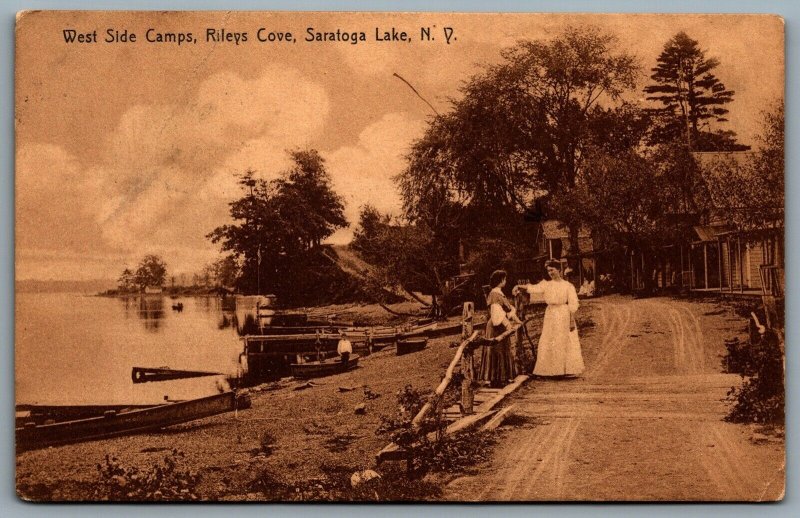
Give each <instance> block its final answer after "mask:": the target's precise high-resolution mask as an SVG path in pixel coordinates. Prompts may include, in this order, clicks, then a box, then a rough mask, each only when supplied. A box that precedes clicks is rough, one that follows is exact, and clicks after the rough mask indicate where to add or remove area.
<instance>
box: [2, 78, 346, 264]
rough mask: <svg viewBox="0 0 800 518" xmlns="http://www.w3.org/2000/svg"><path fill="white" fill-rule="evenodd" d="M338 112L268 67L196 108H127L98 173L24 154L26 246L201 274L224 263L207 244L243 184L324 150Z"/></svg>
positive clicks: (45, 153) (219, 87) (208, 92)
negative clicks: (150, 259) (315, 143)
mask: <svg viewBox="0 0 800 518" xmlns="http://www.w3.org/2000/svg"><path fill="white" fill-rule="evenodd" d="M329 109H330V107H329V100H328V96H327V93H326V92H325V90H324V88H323V87H322V86H320V85H319V84H318V83H316V82H315V81H313V80H311V79H308V78H306V77H304V76H302V75H301V74H300V73H299V72H297V71H295V70H292V69H289V68H284V69H279V68H276V67H268V68H267V69H266V70H265V71H264V72H263V73H262V74H261V75H259V76H258V77H256V78H254V79H245V78H242V77H240V76H238V75H236V74H234V73H230V72H225V73H219V74H215V75H213V76H211V77H209V78H207V79H206V80H205V81H204V82H203V83H202V84H201V85H200V87H199V89H198V93H197V96H196V99H195V100H194V102H191V103H189V104H187V105H164V104H151V105H150V104H149V105H136V106H133V107H131V108H129V109H128V110H127V111H126V112H125V113H124V114H123V115H122V117H121V118H120V121H119V124H118V126H117V128H116V130H115V131H114V132H113V133H112V134H111V135H110V137H109V139H108V142H107V143H106V146H105V148H104V152H103V153H102V154H101V156H99V157H96V163H95V164H94V165H91V166H87V165H84V164H82V163H80V162H79V161H78V160H76V158H75V157H72V156H70V155H69V154H67V153H66V152H64V150H63V149H61V148H59V147H57V146H52V145H29V146H22V147H21V148H20V151H19V153H18V156H17V184H18V196H17V218H18V220H17V231H18V236H20V239H19V240H18V245H21V246H22V247H26V248H27V249H29V250H34V249H46V250H55V251H59V250H60V251H67V250H78V251H80V252H81V253H84V254H88V253H90V252H94V253H103V252H107V253H110V254H122V255H123V256H127V257H129V258H130V261H131V262H135V261H136V260H138V258H139V257H141V255H142V254H144V253H150V252H155V253H161V254H162V255H164V258H165V260H166V261H167V263H168V264H171V265H174V266H175V267H176V268H177V269H180V270H184V271H191V270H192V269H198V268H200V267H202V266H203V264H205V263H207V262H208V261H210V260H212V259H213V258H214V256H215V255H216V254H217V251H216V250H215V249H214V247H213V245H211V244H210V243H209V241H208V240H207V239H206V237H205V235H206V234H207V233H208V232H210V231H211V230H213V228H214V227H216V226H217V225H220V224H222V223H224V222H226V221H227V217H228V203H229V202H230V201H231V200H232V199H233V198H234V197H236V196H237V195H238V194H239V192H240V191H239V186H238V185H237V184H236V179H235V177H234V174H235V173H241V172H243V171H244V170H246V169H249V168H252V169H255V170H257V171H259V172H260V174H261V175H263V176H265V177H272V176H274V175H275V174H276V173H277V172H279V171H281V170H283V169H285V168H286V165H287V159H286V153H285V150H287V149H294V148H297V147H301V146H304V145H307V144H308V143H309V142H311V141H312V140H314V139H317V138H319V136H320V135H321V132H322V130H323V127H324V125H325V121H326V119H327V116H328V112H329ZM26 257H28V256H26ZM50 261H52V258H51V259H50ZM95 262H97V261H95ZM118 262H119V261H118V260H117V261H115V265H114V267H115V268H116V267H117V266H118V265H117V263H118ZM31 264H33V263H32V262H31ZM20 266H21V267H22V269H23V270H24V269H25V261H23V264H22V265H20ZM93 267H96V265H95V264H94V263H93ZM98 269H102V268H99V267H98ZM64 270H65V271H66V270H67V268H66V267H65V268H64ZM48 271H49V270H48Z"/></svg>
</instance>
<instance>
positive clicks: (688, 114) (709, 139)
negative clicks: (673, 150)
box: [644, 32, 749, 151]
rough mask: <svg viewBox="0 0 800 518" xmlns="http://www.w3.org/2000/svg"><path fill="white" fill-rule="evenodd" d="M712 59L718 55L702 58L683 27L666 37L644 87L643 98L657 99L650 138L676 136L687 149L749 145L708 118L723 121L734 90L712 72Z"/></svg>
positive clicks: (661, 140) (732, 148) (731, 148)
mask: <svg viewBox="0 0 800 518" xmlns="http://www.w3.org/2000/svg"><path fill="white" fill-rule="evenodd" d="M718 65H719V61H718V60H717V59H715V58H706V55H705V52H704V51H703V50H701V49H700V47H699V44H698V42H697V41H696V40H693V39H691V38H690V37H689V36H688V35H687V34H686V33H685V32H679V33H678V34H676V35H675V36H673V37H672V38H671V39H670V40H669V41H668V42H667V43H666V45H665V46H664V50H663V51H662V52H661V55H659V56H658V64H657V65H656V67H655V68H653V69H652V72H653V74H652V75H651V76H650V78H651V79H652V80H653V84H650V85H648V86H646V87H645V89H644V92H645V93H647V94H649V95H648V97H647V99H648V100H651V101H657V102H659V103H661V104H662V107H661V108H658V109H654V110H653V115H654V119H655V124H654V127H653V130H652V134H651V140H652V143H653V144H661V143H665V142H672V141H678V142H681V141H682V142H684V143H685V144H686V145H687V146H688V147H689V149H690V150H691V151H741V150H745V149H749V146H744V145H742V144H739V143H738V142H737V141H736V133H734V132H733V131H730V130H722V129H720V128H713V127H712V126H711V124H710V123H712V122H713V123H724V122H727V121H728V119H727V118H726V115H727V114H728V110H727V108H725V105H727V104H728V103H730V102H732V101H733V95H734V92H733V90H728V89H727V88H725V85H724V84H723V83H722V82H721V81H720V80H719V79H718V78H717V77H716V76H715V75H714V74H713V72H712V71H713V70H714V69H715V68H716V67H717V66H718Z"/></svg>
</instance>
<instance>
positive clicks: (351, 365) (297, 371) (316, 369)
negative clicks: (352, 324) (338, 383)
mask: <svg viewBox="0 0 800 518" xmlns="http://www.w3.org/2000/svg"><path fill="white" fill-rule="evenodd" d="M358 358H359V356H358V355H357V354H351V355H350V359H349V360H348V361H347V363H346V364H345V363H344V362H342V360H341V358H339V357H336V358H329V359H327V360H321V361H317V362H306V363H293V364H292V365H291V372H292V376H294V377H295V378H320V377H322V376H330V375H332V374H340V373H342V372H347V371H349V370H352V369H355V368H356V367H358Z"/></svg>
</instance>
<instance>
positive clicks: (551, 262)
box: [544, 259, 561, 270]
mask: <svg viewBox="0 0 800 518" xmlns="http://www.w3.org/2000/svg"><path fill="white" fill-rule="evenodd" d="M544 267H545V268H556V269H558V270H561V261H556V260H555V259H548V260H547V261H545V262H544Z"/></svg>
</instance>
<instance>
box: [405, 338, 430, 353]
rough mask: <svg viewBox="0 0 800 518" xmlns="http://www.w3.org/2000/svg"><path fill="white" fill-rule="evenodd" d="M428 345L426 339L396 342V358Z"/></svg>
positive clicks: (409, 339) (408, 339)
mask: <svg viewBox="0 0 800 518" xmlns="http://www.w3.org/2000/svg"><path fill="white" fill-rule="evenodd" d="M427 345H428V339H427V338H407V339H405V340H398V341H397V356H402V355H404V354H409V353H415V352H417V351H421V350H423V349H425V347H426V346H427Z"/></svg>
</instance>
